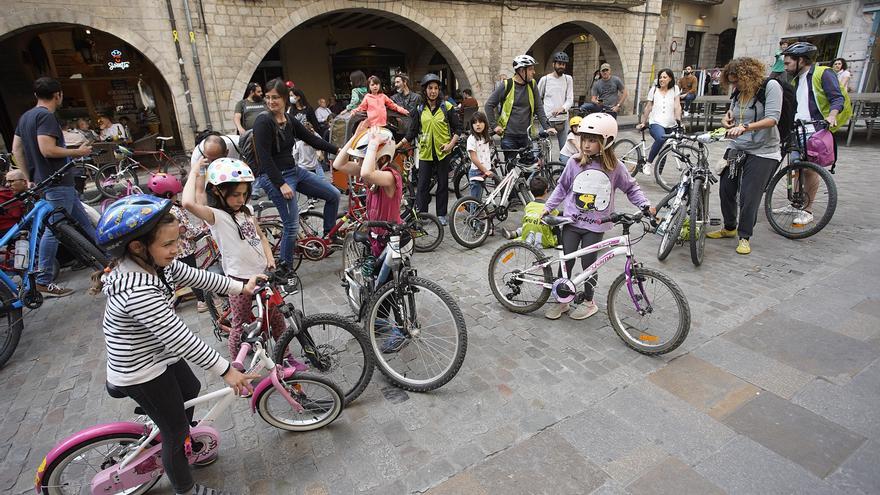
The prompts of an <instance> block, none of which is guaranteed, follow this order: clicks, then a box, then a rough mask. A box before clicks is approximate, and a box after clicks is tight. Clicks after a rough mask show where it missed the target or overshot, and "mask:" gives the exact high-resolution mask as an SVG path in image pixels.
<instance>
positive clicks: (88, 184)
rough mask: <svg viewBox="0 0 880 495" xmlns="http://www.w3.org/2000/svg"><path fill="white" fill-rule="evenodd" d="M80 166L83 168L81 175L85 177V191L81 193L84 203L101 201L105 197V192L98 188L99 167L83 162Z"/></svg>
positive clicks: (93, 203) (90, 203)
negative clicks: (96, 180)
mask: <svg viewBox="0 0 880 495" xmlns="http://www.w3.org/2000/svg"><path fill="white" fill-rule="evenodd" d="M78 168H79V169H80V170H81V172H80V173H81V176H82V177H83V180H84V184H83V192H82V194H80V196H79V197H80V199H81V200H82V202H83V203H86V204H89V205H95V204H98V203H100V202H101V200H102V199H104V193H103V192H101V190H100V189H98V187H97V185H96V182H95V179H96V177H97V176H98V170H99V169H98V167H97V166H95V165H92V164H91V163H83V164H82V165H78Z"/></svg>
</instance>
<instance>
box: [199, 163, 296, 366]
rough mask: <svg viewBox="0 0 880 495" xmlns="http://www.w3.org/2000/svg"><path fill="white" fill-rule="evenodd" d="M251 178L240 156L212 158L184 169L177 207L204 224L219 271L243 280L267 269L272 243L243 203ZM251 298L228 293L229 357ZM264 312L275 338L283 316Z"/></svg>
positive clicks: (270, 265)
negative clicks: (180, 204)
mask: <svg viewBox="0 0 880 495" xmlns="http://www.w3.org/2000/svg"><path fill="white" fill-rule="evenodd" d="M206 178H207V182H208V184H207V186H206V185H205V180H206ZM254 179H255V177H254V174H253V172H252V171H251V168H250V167H248V166H247V164H246V163H244V162H243V161H241V160H237V159H235V158H218V159H217V160H214V161H213V162H211V164H210V165H209V166H208V168H207V170H205V169H203V168H201V167H194V168H193V169H192V170H190V173H189V179H188V180H187V181H186V185H185V186H184V188H183V207H184V208H186V209H187V210H189V211H190V213H192V214H193V215H195V216H197V217H199V218H201V219H202V220H204V221H205V223H207V224H208V228H210V229H211V237H213V238H214V241H215V242H216V243H217V247H218V248H219V249H220V255H221V257H220V263H221V265H222V267H223V273H225V274H226V276H228V277H231V278H233V279H236V280H247V279H249V278H251V277H253V276H254V275H257V274H260V273H263V272H264V271H266V270H267V269H268V270H274V269H275V258H274V256H273V255H272V247H271V246H270V245H269V241H268V240H267V239H266V236H265V235H264V234H263V230H262V229H261V228H260V227H259V225H257V222H256V221H255V219H254V216H253V211H252V210H251V208H250V206H249V205H248V204H247V200H248V198H250V195H251V187H252V186H253V183H254ZM201 191H204V193H207V197H205V196H204V193H201V194H200V192H201ZM251 301H252V298H251V297H250V296H248V295H231V296H229V306H230V308H231V309H232V330H231V331H230V332H229V341H228V346H229V353H230V354H231V355H232V358H233V359H235V357H236V355H237V354H238V348H239V347H240V345H241V332H242V325H243V324H244V323H247V322H248V321H250V319H251V315H252V313H251ZM270 317H271V320H270V326H271V328H272V334H273V335H275V336H276V337H280V335H281V333H282V332H283V331H284V326H285V325H284V318H283V316H282V315H281V314H280V313H278V312H273V314H271V315H270Z"/></svg>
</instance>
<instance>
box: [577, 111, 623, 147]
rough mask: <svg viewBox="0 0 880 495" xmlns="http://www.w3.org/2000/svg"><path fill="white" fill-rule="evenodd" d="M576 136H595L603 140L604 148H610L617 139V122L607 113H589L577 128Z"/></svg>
mask: <svg viewBox="0 0 880 495" xmlns="http://www.w3.org/2000/svg"><path fill="white" fill-rule="evenodd" d="M578 134H596V135H599V136H602V137H603V138H605V146H606V147H608V146H611V143H612V142H614V139H615V138H617V120H615V119H614V117H612V116H610V115H608V114H607V113H591V114H590V115H587V116H586V117H584V118H583V119H581V124H580V125H579V126H578Z"/></svg>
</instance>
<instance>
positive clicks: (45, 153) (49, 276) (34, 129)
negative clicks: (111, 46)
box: [12, 77, 95, 297]
mask: <svg viewBox="0 0 880 495" xmlns="http://www.w3.org/2000/svg"><path fill="white" fill-rule="evenodd" d="M34 95H35V96H36V97H37V105H36V106H35V107H34V108H32V109H30V110H28V111H27V112H25V113H24V114H23V115H22V116H21V118H20V119H19V121H18V126H16V128H15V137H14V138H13V140H12V153H13V155H15V161H16V163H18V165H19V167H21V170H22V171H23V172H24V173H25V174H26V175H27V178H28V179H29V180H32V181H33V182H40V181H41V180H43V179H45V178H46V177H48V176H50V175H52V174H53V173H54V172H55V171H57V170H58V169H60V168H61V167H63V166H64V164H65V163H67V160H68V158H76V157H82V156H87V155H88V154H90V153H91V152H92V147H91V145H90V144H89V143H83V144H82V145H81V146H80V147H79V148H76V149H67V148H66V147H65V146H64V135H63V134H62V133H61V126H59V125H58V120H57V119H56V118H55V110H57V109H58V107H60V106H61V102H62V100H63V99H64V93H63V92H62V90H61V83H60V82H58V81H57V80H55V79H52V78H51V77H41V78H39V79H37V80H36V81H34ZM43 197H44V198H45V199H46V201H48V202H49V203H51V204H52V206H54V207H56V208H59V207H60V208H64V209H65V210H66V211H67V213H69V214H70V216H71V217H72V218H73V219H74V220H76V221H77V222H79V224H80V226H81V227H83V230H84V231H85V233H86V234H88V235H89V238H90V239H91V240H92V242H94V241H95V233H94V229H93V228H92V227H91V225H92V224H91V221H90V220H89V217H88V215H87V214H86V212H85V210H84V209H83V207H82V205H81V204H80V202H79V196H78V194H77V191H76V188H75V187H74V173H73V171H70V172H68V173H66V174H65V175H64V176H63V177H62V178H61V181H60V182H59V183H58V184H56V185H51V186H49V187H47V188H46V189H45V190H44V192H43ZM55 217H57V215H56V216H53V218H52V219H51V221H54V220H57V218H55ZM32 235H35V234H33V233H32ZM57 252H58V239H56V238H55V235H54V234H53V233H52V229H46V230H45V232H44V233H43V237H42V238H41V239H40V249H39V257H40V260H39V273H38V274H37V290H39V291H40V294H42V295H43V297H64V296H69V295H70V294H72V293H73V289H68V288H64V287H59V286H58V285H55V284H54V283H53V280H54V279H55V276H56V275H57V274H56V273H55V272H54V266H53V265H54V263H53V261H54V260H55V255H56V253H57Z"/></svg>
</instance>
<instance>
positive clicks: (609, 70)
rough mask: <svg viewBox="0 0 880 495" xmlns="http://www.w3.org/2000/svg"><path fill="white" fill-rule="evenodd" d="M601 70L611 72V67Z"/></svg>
mask: <svg viewBox="0 0 880 495" xmlns="http://www.w3.org/2000/svg"><path fill="white" fill-rule="evenodd" d="M602 72H611V69H602Z"/></svg>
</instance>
